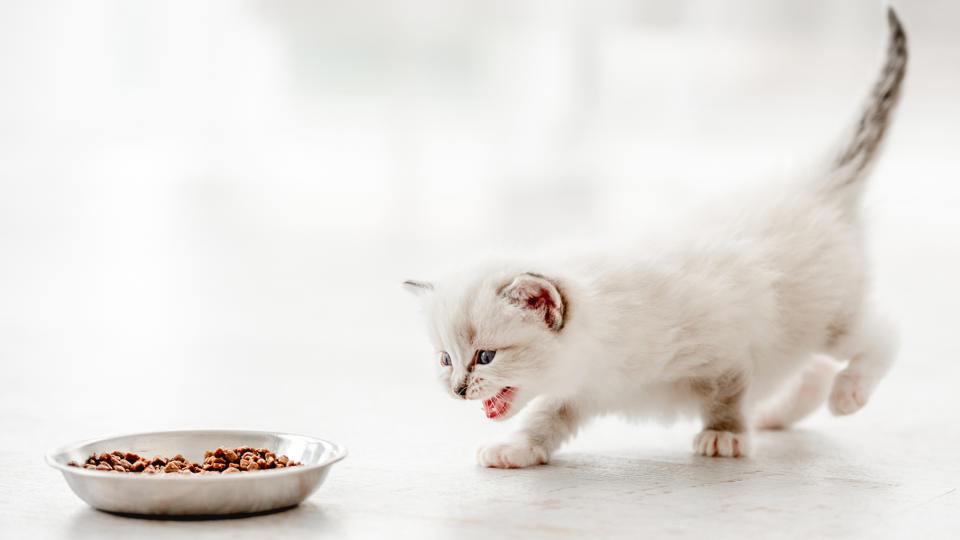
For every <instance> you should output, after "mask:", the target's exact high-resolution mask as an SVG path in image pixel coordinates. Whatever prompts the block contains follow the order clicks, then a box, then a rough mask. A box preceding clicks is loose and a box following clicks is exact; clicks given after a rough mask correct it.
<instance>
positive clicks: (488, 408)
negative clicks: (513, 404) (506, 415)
mask: <svg viewBox="0 0 960 540" xmlns="http://www.w3.org/2000/svg"><path fill="white" fill-rule="evenodd" d="M494 410H495V409H494V407H493V400H492V399H486V400H484V401H483V412H485V413H486V414H487V416H488V417H489V416H491V415H492V414H493V411H494Z"/></svg>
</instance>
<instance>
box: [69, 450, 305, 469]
mask: <svg viewBox="0 0 960 540" xmlns="http://www.w3.org/2000/svg"><path fill="white" fill-rule="evenodd" d="M68 465H70V466H72V467H82V468H84V469H91V470H95V471H113V472H123V473H141V474H183V475H189V474H228V473H238V472H249V471H258V470H268V469H284V468H287V467H296V466H298V465H303V464H302V463H300V462H299V461H293V460H291V459H290V458H288V457H287V456H284V455H280V456H277V455H276V454H275V453H273V452H271V451H269V450H267V449H266V448H251V447H249V446H242V447H240V448H224V447H222V446H221V447H220V448H217V449H216V450H214V451H212V452H204V453H203V463H195V462H193V463H191V462H189V461H187V459H186V458H185V457H183V456H182V455H180V454H177V455H176V456H174V457H172V458H165V457H163V456H156V457H154V458H152V459H147V458H145V457H141V456H139V455H137V454H134V453H133V452H120V451H119V450H118V451H115V452H111V453H106V452H104V453H102V454H100V455H97V454H91V455H90V457H88V458H87V460H86V461H84V462H83V464H82V465H81V464H79V463H77V462H76V461H71V462H70V463H68Z"/></svg>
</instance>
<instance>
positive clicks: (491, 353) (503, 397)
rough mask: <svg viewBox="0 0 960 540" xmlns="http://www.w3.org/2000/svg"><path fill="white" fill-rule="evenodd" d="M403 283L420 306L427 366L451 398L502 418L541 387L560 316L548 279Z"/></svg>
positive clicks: (561, 307) (558, 299)
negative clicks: (430, 348) (428, 341)
mask: <svg viewBox="0 0 960 540" xmlns="http://www.w3.org/2000/svg"><path fill="white" fill-rule="evenodd" d="M406 285H407V287H408V288H409V289H411V290H413V291H414V292H418V293H419V294H420V296H421V297H422V298H423V300H424V302H425V308H426V309H425V311H426V315H427V325H428V328H429V331H430V335H431V338H432V341H433V344H434V347H435V349H436V354H435V358H434V360H433V362H434V364H435V365H436V367H437V376H438V378H439V380H440V382H441V384H442V385H443V386H444V387H445V388H446V390H447V391H448V392H450V394H451V396H453V397H454V398H456V399H470V400H479V401H481V403H482V405H483V411H484V413H485V414H486V416H487V418H491V419H496V420H503V419H506V418H510V417H511V416H513V415H514V414H515V413H516V412H517V411H519V410H520V409H522V408H523V406H524V405H526V404H527V403H528V402H529V401H530V400H531V399H533V398H534V397H536V396H537V395H539V394H541V393H543V392H544V391H546V390H548V389H549V388H548V386H549V384H550V381H551V379H552V377H551V372H552V371H554V366H553V365H552V363H551V362H550V361H549V359H550V358H551V356H552V355H551V352H552V351H553V350H554V349H555V347H557V346H558V338H559V333H560V331H561V329H562V326H563V316H564V304H563V298H562V296H561V295H560V293H559V291H558V289H557V288H556V286H555V285H554V284H553V283H551V282H550V281H549V280H547V279H545V278H543V277H540V276H537V275H532V274H521V275H514V274H502V275H495V276H491V275H485V276H481V277H476V278H468V279H458V280H451V281H450V282H447V283H442V284H439V285H437V286H433V285H430V284H426V283H420V282H407V283H406Z"/></svg>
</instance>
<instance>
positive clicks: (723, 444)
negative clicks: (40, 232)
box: [406, 9, 907, 467]
mask: <svg viewBox="0 0 960 540" xmlns="http://www.w3.org/2000/svg"><path fill="white" fill-rule="evenodd" d="M888 19H889V25H890V45H889V49H888V52H887V58H886V63H885V66H884V68H883V72H882V75H881V77H880V80H879V81H878V82H877V83H876V85H875V87H874V89H873V93H872V95H871V100H870V102H869V104H868V106H867V107H866V109H865V110H864V112H863V113H862V115H861V117H860V118H859V121H858V123H857V124H856V127H855V129H854V133H853V135H852V137H850V139H849V141H848V142H847V143H846V144H845V145H844V146H843V148H842V150H841V151H840V152H839V154H838V156H837V157H836V159H834V160H833V161H832V162H831V163H830V166H829V167H828V168H827V169H826V170H825V171H822V172H821V173H820V174H817V175H814V176H813V177H811V178H809V179H805V180H804V181H803V182H798V183H796V184H794V185H790V186H789V187H788V188H783V186H780V189H778V190H777V191H771V192H769V193H761V194H758V195H757V196H756V198H755V199H754V200H751V201H750V203H749V204H745V203H744V202H743V201H744V199H743V198H742V197H741V198H740V199H738V201H739V205H738V207H737V208H738V211H737V212H735V213H729V212H728V213H726V215H725V216H723V217H722V219H719V220H716V221H714V222H712V223H710V224H709V226H699V227H691V228H690V229H688V230H687V232H686V233H683V234H676V235H671V237H670V238H660V239H658V240H654V241H646V242H644V243H643V244H642V246H643V250H642V251H640V250H638V251H637V252H634V253H623V252H611V253H597V254H595V255H591V256H585V257H568V258H560V259H557V260H552V261H551V260H540V261H536V262H530V261H525V262H496V263H490V264H488V265H486V266H485V267H483V268H480V269H476V268H475V269H473V270H472V271H471V272H469V273H466V274H463V275H459V276H457V277H455V278H453V279H451V280H448V281H441V282H439V283H437V284H436V285H433V284H430V283H425V282H416V281H408V282H407V283H406V285H407V287H408V288H410V289H411V290H413V291H415V292H417V293H420V296H421V297H422V299H423V300H424V304H425V311H426V314H427V317H428V325H429V329H430V332H431V337H432V339H433V342H434V344H435V345H436V348H437V364H438V366H439V377H440V379H441V381H442V382H443V384H444V386H446V387H447V388H448V389H449V390H450V391H451V392H452V393H453V395H454V396H455V397H458V398H462V399H474V400H481V401H482V403H483V406H484V410H485V412H486V415H487V417H489V418H494V419H505V418H509V417H511V416H512V415H513V414H515V413H516V412H517V411H518V410H520V409H521V408H523V407H524V406H525V405H527V404H528V403H530V402H531V401H532V400H535V401H534V403H533V405H532V406H531V409H532V410H531V411H530V414H529V415H527V416H526V417H525V418H524V423H523V425H522V426H521V427H520V429H519V430H518V431H517V432H516V433H515V434H514V436H513V437H511V438H510V439H509V440H507V441H505V442H503V443H501V444H496V445H492V446H487V447H484V448H481V449H480V451H479V452H478V459H479V461H480V463H481V464H482V465H484V466H489V467H526V466H529V465H536V464H539V463H546V462H547V461H548V460H549V457H550V453H551V452H553V451H554V450H556V448H557V447H558V446H559V445H560V444H561V443H563V442H564V441H565V440H566V439H567V438H569V437H570V436H571V435H573V434H574V433H575V432H576V431H577V428H578V426H580V425H581V424H582V423H583V422H584V421H585V420H587V419H589V418H590V417H593V416H596V415H598V414H603V413H608V412H618V413H626V414H631V415H633V414H638V415H641V414H642V415H655V416H658V417H660V418H663V419H671V418H674V417H676V416H678V415H682V414H700V415H701V416H702V418H703V421H704V428H703V431H702V432H700V434H699V435H697V437H696V438H695V441H694V448H695V450H696V452H697V453H699V454H702V455H706V456H746V455H748V454H749V453H750V436H749V431H750V424H751V423H750V421H749V418H750V414H751V413H753V412H754V411H755V408H756V405H757V404H758V403H759V402H760V401H761V400H763V399H765V398H768V397H770V396H772V395H773V394H774V392H776V391H777V390H779V389H783V388H786V389H789V390H790V391H789V392H788V393H787V395H786V397H785V398H784V399H783V400H781V401H780V402H778V403H774V404H773V405H772V406H770V407H768V408H767V409H766V410H763V411H760V412H759V413H757V414H756V416H754V417H753V419H754V420H755V422H756V425H757V427H761V428H778V427H785V426H787V425H789V424H791V423H792V422H795V421H796V420H799V419H800V418H801V417H803V416H804V415H806V414H808V413H809V412H811V411H812V410H813V409H815V408H816V407H817V406H819V404H820V403H821V402H822V401H823V400H824V399H826V398H827V394H828V389H829V388H830V384H831V381H832V390H831V391H830V392H829V404H830V409H831V410H832V411H833V412H834V413H835V414H850V413H853V412H855V411H856V410H858V409H859V408H860V407H862V406H863V405H864V404H865V403H866V401H867V398H868V397H869V396H870V393H871V391H872V390H873V388H874V386H875V385H876V384H877V382H878V381H879V379H880V378H881V377H882V376H883V375H884V374H885V372H886V371H887V369H888V368H889V366H890V363H891V361H892V358H893V353H894V350H895V348H896V344H895V338H894V335H895V333H894V332H892V331H891V328H890V327H889V326H888V325H886V324H885V323H884V322H883V321H882V320H880V319H879V318H878V317H877V315H876V312H875V311H873V309H872V308H871V307H870V306H869V305H867V302H866V296H867V292H868V279H867V263H866V261H865V253H864V241H863V233H862V226H861V218H860V216H859V211H858V200H859V198H860V193H861V191H862V190H863V186H864V183H865V178H866V176H867V173H868V170H869V168H870V166H871V164H872V163H873V161H874V158H875V157H876V155H877V153H878V149H879V145H880V143H881V141H882V139H883V136H884V133H885V131H886V128H887V126H888V124H889V122H890V119H891V111H892V109H893V107H894V106H895V105H896V103H897V101H898V98H899V95H900V85H901V82H902V80H903V77H904V71H905V67H906V60H907V51H906V37H905V35H904V33H903V30H902V28H901V26H900V23H899V21H898V20H897V17H896V15H895V14H894V12H893V10H892V9H891V10H889V12H888ZM724 208H729V206H726V207H724ZM818 353H823V354H827V355H830V356H832V357H834V358H836V359H838V360H845V361H847V362H848V364H847V366H846V368H844V369H843V370H842V371H839V373H837V371H838V368H836V367H834V365H835V363H834V361H833V360H832V359H825V358H823V357H822V356H816V355H817V354H818Z"/></svg>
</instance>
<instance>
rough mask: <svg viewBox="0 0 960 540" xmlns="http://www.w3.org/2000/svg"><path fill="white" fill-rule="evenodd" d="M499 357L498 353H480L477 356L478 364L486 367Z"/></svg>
mask: <svg viewBox="0 0 960 540" xmlns="http://www.w3.org/2000/svg"><path fill="white" fill-rule="evenodd" d="M496 355H497V351H480V352H479V353H478V354H477V363H478V364H480V365H486V364H489V363H490V362H493V357H494V356H496Z"/></svg>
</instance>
